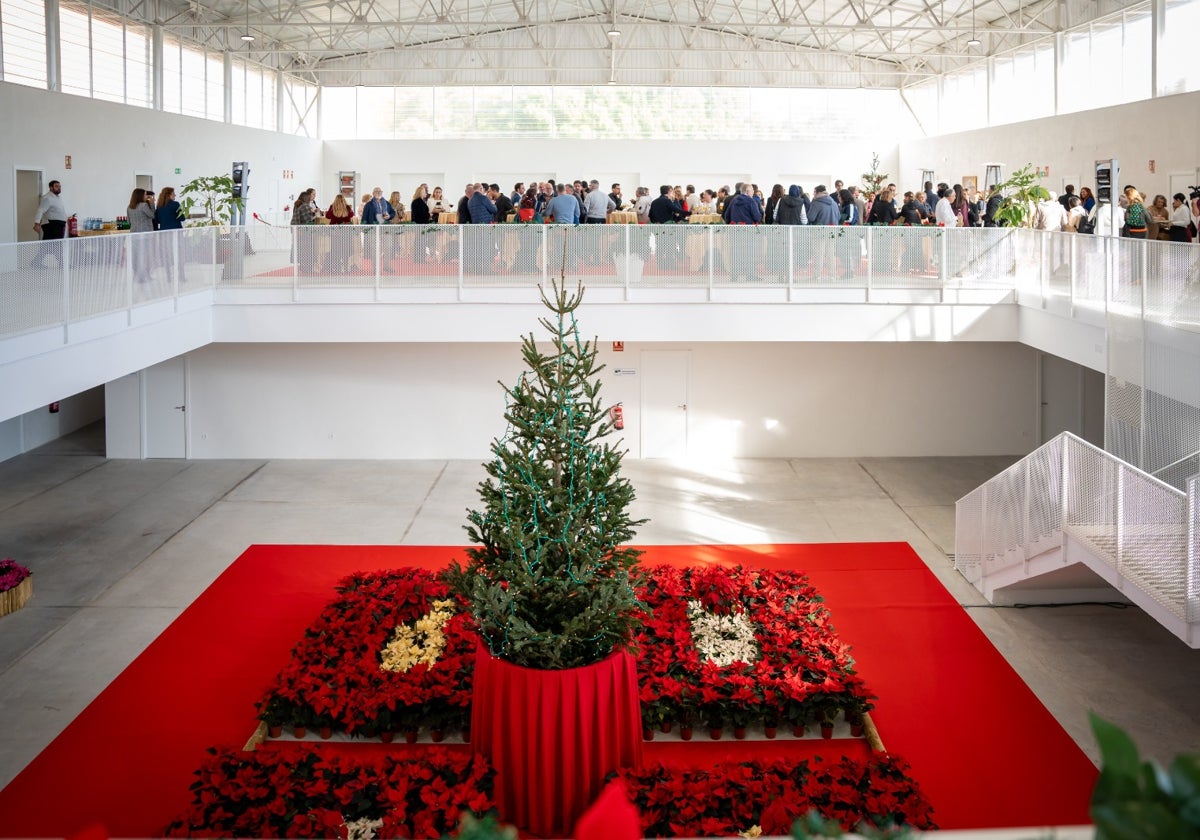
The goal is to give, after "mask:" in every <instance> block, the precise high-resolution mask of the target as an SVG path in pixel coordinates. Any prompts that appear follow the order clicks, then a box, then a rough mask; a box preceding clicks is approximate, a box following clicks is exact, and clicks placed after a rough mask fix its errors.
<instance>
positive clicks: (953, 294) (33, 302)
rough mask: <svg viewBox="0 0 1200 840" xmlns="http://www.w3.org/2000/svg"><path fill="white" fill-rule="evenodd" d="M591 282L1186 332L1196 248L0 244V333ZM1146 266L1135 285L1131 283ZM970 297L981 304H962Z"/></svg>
mask: <svg viewBox="0 0 1200 840" xmlns="http://www.w3.org/2000/svg"><path fill="white" fill-rule="evenodd" d="M564 268H565V270H566V272H567V274H568V275H569V276H571V277H572V278H575V277H578V278H579V279H582V280H583V282H584V283H586V284H587V285H589V286H592V287H600V288H603V287H609V288H613V289H617V290H622V289H623V290H624V291H625V292H626V297H627V298H630V297H635V296H636V294H635V293H636V292H637V291H639V290H646V289H660V290H672V289H678V290H691V293H692V294H699V295H700V297H701V299H708V300H721V299H724V298H723V297H722V296H723V295H729V294H731V293H739V292H745V293H747V294H764V293H765V294H767V295H768V296H767V297H765V298H763V299H765V300H779V301H813V302H826V301H838V302H866V303H871V302H897V303H903V302H921V303H930V302H932V303H938V302H959V301H965V302H981V301H982V300H984V299H987V300H995V297H994V296H995V295H996V294H997V293H1000V294H1004V293H1009V294H1012V293H1015V294H1017V295H1018V296H1019V301H1020V303H1022V304H1023V305H1026V306H1038V307H1047V308H1052V307H1067V308H1068V309H1069V312H1066V313H1064V314H1069V315H1070V316H1072V317H1074V316H1078V315H1080V314H1081V313H1083V312H1085V311H1087V310H1093V311H1098V312H1101V313H1103V312H1106V311H1108V310H1110V309H1117V310H1119V311H1121V312H1122V313H1124V314H1132V315H1134V316H1139V315H1140V316H1141V317H1144V318H1145V319H1147V320H1156V321H1159V322H1162V323H1167V324H1170V325H1171V326H1175V327H1179V328H1183V329H1195V330H1200V296H1198V295H1196V294H1194V293H1193V292H1192V291H1191V290H1193V289H1194V288H1196V287H1195V286H1189V285H1188V284H1189V282H1196V281H1200V249H1197V248H1196V247H1194V246H1189V245H1186V244H1177V243H1166V242H1138V241H1134V240H1118V239H1113V238H1110V237H1098V236H1081V235H1078V234H1064V233H1050V232H1046V231H1032V230H1023V229H1011V228H955V229H943V228H930V227H914V228H910V227H870V226H863V227H855V228H846V227H818V226H804V227H785V226H757V227H745V226H732V227H730V226H724V225H717V226H708V225H582V226H579V227H569V226H565V225H523V224H505V225H411V224H408V225H392V226H383V227H362V226H326V225H313V226H306V227H287V226H280V225H271V224H266V223H263V222H260V221H258V220H252V222H251V223H250V224H249V225H248V226H247V227H245V228H234V229H233V231H232V232H230V230H228V229H224V230H222V229H217V228H188V229H185V230H183V231H161V232H158V233H153V234H126V235H121V236H100V237H87V238H79V239H70V240H64V241H59V242H47V243H17V244H6V245H0V338H3V337H7V336H11V335H16V334H20V333H23V332H27V331H31V330H37V329H44V328H46V327H54V326H59V325H63V326H66V325H69V324H71V323H73V322H77V321H80V320H84V319H87V318H90V317H94V316H95V315H98V314H103V313H107V312H113V311H119V310H121V309H123V308H132V307H134V306H137V305H140V304H142V303H145V302H148V301H153V300H160V299H163V298H168V297H171V296H174V295H177V294H184V293H187V292H188V291H192V290H195V289H199V288H214V287H217V288H230V289H238V288H243V289H244V288H280V287H282V288H288V289H291V290H292V291H293V296H294V297H295V298H296V299H300V298H302V297H303V294H304V292H305V290H308V289H373V290H375V293H376V295H377V297H378V296H381V294H382V293H384V292H385V291H386V290H393V289H429V288H434V289H442V290H448V291H449V292H451V293H452V297H453V296H455V295H456V296H458V297H459V298H460V299H461V298H462V297H464V296H470V295H471V294H472V293H475V294H477V293H478V290H480V289H497V288H498V289H505V288H510V289H524V288H532V287H534V286H535V285H536V284H538V283H544V282H545V281H546V280H548V279H549V278H551V277H555V276H557V275H558V274H559V273H560V272H561V271H562V270H563V269H564ZM1142 274H1144V275H1145V278H1146V282H1144V283H1141V284H1137V283H1135V282H1134V281H1135V280H1136V279H1138V277H1137V276H1135V275H1139V276H1140V275H1142ZM971 293H985V294H988V295H991V296H992V297H990V298H979V297H974V298H972V297H970V294H971Z"/></svg>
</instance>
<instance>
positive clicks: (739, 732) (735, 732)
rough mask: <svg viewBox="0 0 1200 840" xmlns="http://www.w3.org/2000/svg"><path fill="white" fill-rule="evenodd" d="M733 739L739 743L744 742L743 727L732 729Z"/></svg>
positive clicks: (744, 731)
mask: <svg viewBox="0 0 1200 840" xmlns="http://www.w3.org/2000/svg"><path fill="white" fill-rule="evenodd" d="M733 737H734V738H736V739H737V740H739V741H744V740H746V727H744V726H735V727H733Z"/></svg>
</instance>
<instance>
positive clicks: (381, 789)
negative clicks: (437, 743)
mask: <svg viewBox="0 0 1200 840" xmlns="http://www.w3.org/2000/svg"><path fill="white" fill-rule="evenodd" d="M209 754H210V756H209V758H208V760H206V761H205V762H204V764H203V765H202V766H201V767H200V769H199V770H197V771H196V781H195V782H194V783H193V784H192V796H193V800H192V803H191V805H190V806H189V807H188V809H187V811H186V812H185V813H184V814H182V815H181V816H180V817H179V818H178V819H176V820H175V821H174V822H172V823H171V824H170V825H169V826H167V828H166V830H165V836H167V837H193V836H195V837H211V836H214V835H215V836H229V837H347V836H348V835H349V834H350V833H351V831H355V830H357V831H358V832H360V833H361V832H363V831H364V829H365V828H369V829H370V830H371V831H372V832H373V833H374V836H377V837H441V836H443V835H444V834H448V833H449V832H450V831H452V830H453V829H454V827H455V826H456V825H457V824H458V822H459V819H460V818H461V817H462V816H464V815H467V814H476V815H481V814H484V813H487V812H488V811H490V810H491V809H492V808H493V805H494V803H493V802H492V798H491V797H492V784H493V777H494V771H493V770H492V769H491V767H490V766H489V765H488V763H487V760H486V759H485V758H483V757H482V756H476V755H472V754H470V753H464V752H451V751H448V750H445V749H441V748H437V747H432V748H427V749H423V750H422V751H421V753H420V754H419V755H413V756H408V757H405V758H397V757H395V756H392V755H381V754H379V753H376V752H363V753H360V754H358V755H353V756H350V755H338V754H334V755H324V754H323V753H322V750H321V749H320V748H314V747H312V746H308V745H295V746H294V747H291V748H277V749H265V750H264V749H260V750H256V751H254V752H245V751H243V750H215V749H212V750H209Z"/></svg>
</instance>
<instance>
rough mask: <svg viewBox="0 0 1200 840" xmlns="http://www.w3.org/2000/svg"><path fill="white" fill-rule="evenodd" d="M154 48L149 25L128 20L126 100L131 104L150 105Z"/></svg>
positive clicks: (126, 28) (126, 33) (126, 24)
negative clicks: (152, 52)
mask: <svg viewBox="0 0 1200 840" xmlns="http://www.w3.org/2000/svg"><path fill="white" fill-rule="evenodd" d="M152 49H153V48H152V46H151V43H150V29H149V27H147V26H143V25H141V24H137V23H133V22H132V21H126V23H125V102H126V103H127V104H129V105H140V106H142V107H143V108H149V107H150V104H151V103H150V98H151V88H150V68H151V67H152V66H153V63H154V57H153V56H152V55H151V50H152Z"/></svg>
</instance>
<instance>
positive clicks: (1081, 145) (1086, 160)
mask: <svg viewBox="0 0 1200 840" xmlns="http://www.w3.org/2000/svg"><path fill="white" fill-rule="evenodd" d="M1197 138H1200V93H1184V94H1179V95H1176V96H1165V97H1162V98H1160V99H1150V100H1146V101H1143V102H1133V103H1130V104H1128V105H1117V106H1114V107H1112V108H1102V109H1098V110H1095V111H1081V112H1079V113H1076V114H1067V115H1064V116H1058V117H1046V118H1044V119H1040V120H1030V121H1028V122H1022V123H1014V124H1012V125H1003V126H997V127H995V128H981V129H978V130H975V131H965V132H962V133H959V134H946V135H942V136H940V137H929V138H925V139H920V140H905V141H902V142H901V143H900V148H899V159H900V163H899V171H900V172H901V173H902V174H903V176H904V180H903V182H898V183H903V184H904V185H905V186H904V188H905V189H912V188H913V186H915V185H916V184H917V180H918V179H919V178H920V170H921V168H923V167H926V166H932V167H933V168H934V170H935V171H936V172H937V178H938V180H944V181H946V182H948V183H954V182H957V181H958V180H960V179H961V178H962V176H963V175H977V176H978V177H979V184H980V186H982V185H983V175H984V164H986V163H994V162H999V163H1003V164H1004V169H1003V173H1002V174H1003V177H1005V178H1007V177H1008V176H1009V175H1011V174H1012V173H1013V172H1014V171H1015V170H1016V169H1019V168H1020V167H1022V166H1024V165H1025V164H1027V163H1032V164H1033V165H1034V166H1048V167H1050V174H1049V176H1048V177H1046V178H1044V179H1043V181H1042V183H1043V184H1044V185H1045V186H1046V187H1047V188H1048V189H1051V190H1055V191H1059V192H1061V190H1062V188H1063V186H1064V185H1065V179H1072V182H1073V183H1075V186H1076V187H1079V186H1090V187H1092V188H1095V181H1096V178H1095V162H1096V161H1097V160H1103V159H1106V158H1113V157H1115V158H1117V160H1118V161H1119V162H1120V167H1121V171H1120V177H1119V185H1120V186H1124V185H1125V184H1133V185H1135V186H1136V187H1137V188H1138V189H1139V190H1141V191H1142V192H1144V193H1148V194H1149V195H1150V196H1151V197H1153V196H1154V195H1155V194H1156V193H1163V194H1166V195H1169V192H1168V189H1169V186H1170V176H1171V175H1172V174H1185V173H1186V174H1188V175H1189V176H1190V177H1191V178H1195V176H1196V172H1197V167H1200V143H1198V142H1197ZM1151 160H1153V161H1154V163H1155V166H1154V168H1155V171H1154V172H1150V161H1151ZM1075 178H1079V180H1078V181H1074V180H1073V179H1075ZM1187 183H1189V184H1195V183H1197V181H1195V180H1189V181H1188V182H1187ZM1168 203H1169V202H1168Z"/></svg>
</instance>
